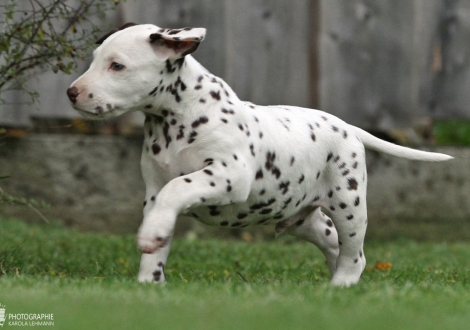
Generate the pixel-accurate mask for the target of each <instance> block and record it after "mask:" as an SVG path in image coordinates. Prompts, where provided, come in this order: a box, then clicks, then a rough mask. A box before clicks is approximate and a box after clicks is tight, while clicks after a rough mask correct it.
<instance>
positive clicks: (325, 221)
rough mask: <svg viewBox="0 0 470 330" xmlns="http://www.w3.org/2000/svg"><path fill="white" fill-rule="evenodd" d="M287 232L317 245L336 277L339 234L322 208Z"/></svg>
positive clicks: (299, 221)
mask: <svg viewBox="0 0 470 330" xmlns="http://www.w3.org/2000/svg"><path fill="white" fill-rule="evenodd" d="M286 232H287V233H289V234H291V235H293V236H296V237H300V238H302V239H304V240H306V241H307V242H310V243H313V244H315V245H316V246H317V247H318V248H319V249H320V251H321V252H322V253H323V254H324V255H325V257H326V262H327V264H328V267H329V269H330V272H331V276H333V275H334V273H335V272H336V259H337V258H338V254H339V244H338V233H337V232H336V228H335V226H334V224H333V221H331V219H330V218H329V217H328V216H327V215H325V214H324V213H323V212H322V211H321V209H320V207H318V208H317V209H316V210H315V211H313V212H311V213H310V214H308V215H307V216H306V217H305V218H304V219H300V220H298V221H297V222H296V223H294V224H293V225H292V226H290V227H289V228H288V229H287V230H286Z"/></svg>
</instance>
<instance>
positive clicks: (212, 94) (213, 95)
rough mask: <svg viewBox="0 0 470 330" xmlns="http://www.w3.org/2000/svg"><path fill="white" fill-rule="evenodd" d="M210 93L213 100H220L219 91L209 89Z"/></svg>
mask: <svg viewBox="0 0 470 330" xmlns="http://www.w3.org/2000/svg"><path fill="white" fill-rule="evenodd" d="M210 94H211V96H212V98H213V99H214V100H217V101H220V91H217V92H215V91H211V92H210Z"/></svg>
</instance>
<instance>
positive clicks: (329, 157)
mask: <svg viewBox="0 0 470 330" xmlns="http://www.w3.org/2000/svg"><path fill="white" fill-rule="evenodd" d="M331 158H333V154H332V153H331V152H330V153H329V154H328V156H327V157H326V161H327V162H329V161H330V160H331Z"/></svg>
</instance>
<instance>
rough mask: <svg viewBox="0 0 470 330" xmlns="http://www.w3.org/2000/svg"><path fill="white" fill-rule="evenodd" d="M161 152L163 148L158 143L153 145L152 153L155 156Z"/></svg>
mask: <svg viewBox="0 0 470 330" xmlns="http://www.w3.org/2000/svg"><path fill="white" fill-rule="evenodd" d="M161 150H162V148H161V147H160V146H159V145H158V144H157V143H155V144H153V145H152V152H153V154H154V155H158V154H159V153H160V151H161Z"/></svg>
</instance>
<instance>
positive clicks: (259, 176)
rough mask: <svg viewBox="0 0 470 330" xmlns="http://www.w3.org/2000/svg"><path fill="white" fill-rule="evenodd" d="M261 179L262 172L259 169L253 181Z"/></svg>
mask: <svg viewBox="0 0 470 330" xmlns="http://www.w3.org/2000/svg"><path fill="white" fill-rule="evenodd" d="M262 178H263V171H262V170H261V169H259V170H258V172H256V176H255V179H256V180H260V179H262Z"/></svg>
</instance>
